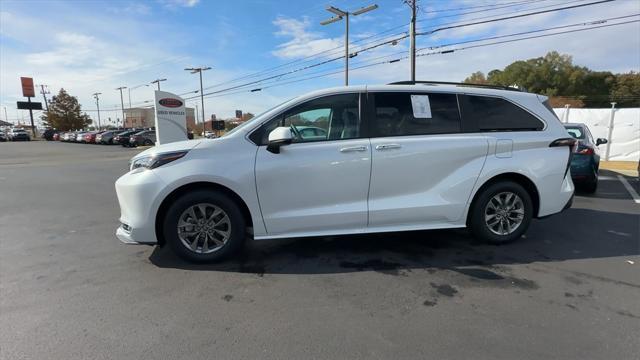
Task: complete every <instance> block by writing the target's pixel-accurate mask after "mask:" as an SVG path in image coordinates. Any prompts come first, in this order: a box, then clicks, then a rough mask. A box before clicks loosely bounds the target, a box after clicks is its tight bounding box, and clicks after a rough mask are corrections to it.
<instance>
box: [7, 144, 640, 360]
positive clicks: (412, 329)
mask: <svg viewBox="0 0 640 360" xmlns="http://www.w3.org/2000/svg"><path fill="white" fill-rule="evenodd" d="M137 151H139V150H131V149H123V148H121V147H116V146H113V147H106V146H96V145H81V144H65V143H53V142H31V143H2V144H0V239H1V241H0V358H2V359H232V358H233V359H258V358H259V359H313V358H335V359H345V358H366V359H416V358H434V359H461V358H474V359H549V358H554V359H637V358H638V354H640V340H639V337H638V334H640V301H639V300H638V299H640V204H637V203H635V202H634V201H633V200H632V198H631V196H630V194H629V193H628V191H627V189H625V187H624V186H623V184H622V183H621V182H620V180H619V179H618V176H617V174H615V173H612V172H609V171H603V172H602V173H601V183H600V188H599V189H598V192H597V193H596V194H595V195H593V196H583V195H579V196H577V197H576V199H575V202H574V205H573V208H572V209H570V210H568V211H566V212H564V213H562V214H560V215H557V216H554V217H550V218H547V219H543V220H536V221H534V222H533V223H532V225H531V227H530V229H529V232H528V234H527V236H526V237H525V238H523V239H521V241H519V242H517V243H514V244H510V245H506V246H499V247H496V246H488V245H482V244H477V243H476V242H475V241H474V240H473V239H472V238H471V237H470V236H469V235H467V233H466V232H465V231H460V230H456V231H420V232H411V233H392V234H380V235H374V236H345V237H332V238H313V239H287V240H276V241H262V242H252V243H250V244H248V246H247V249H246V250H245V252H244V253H243V255H242V256H241V257H240V258H239V259H237V260H235V261H230V262H226V263H222V264H215V265H192V264H188V263H185V262H183V261H181V260H179V259H177V258H176V257H175V256H173V255H172V254H171V253H170V252H169V251H168V249H156V248H153V247H142V246H127V245H124V244H121V243H120V242H119V241H118V240H117V239H116V238H115V236H114V231H115V228H116V226H117V225H118V221H117V219H118V217H119V209H118V204H117V199H116V196H115V191H114V188H113V183H114V181H115V180H116V179H117V178H118V177H119V176H120V175H121V174H122V173H124V172H126V170H127V161H128V159H129V158H130V157H131V156H132V155H133V154H135V153H136V152H137ZM628 181H629V182H630V183H631V184H632V186H636V188H637V185H638V184H637V183H636V180H635V179H633V178H628Z"/></svg>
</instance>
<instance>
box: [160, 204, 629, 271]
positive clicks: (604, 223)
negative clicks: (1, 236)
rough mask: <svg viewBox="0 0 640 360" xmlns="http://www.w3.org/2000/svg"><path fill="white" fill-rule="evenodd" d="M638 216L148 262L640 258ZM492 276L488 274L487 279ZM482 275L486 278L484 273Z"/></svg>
mask: <svg viewBox="0 0 640 360" xmlns="http://www.w3.org/2000/svg"><path fill="white" fill-rule="evenodd" d="M639 219H640V218H639V217H638V215H632V214H622V213H612V212H603V211H596V210H587V209H569V210H567V211H565V212H564V213H562V214H559V215H556V216H553V217H550V218H547V219H543V220H534V221H533V222H532V224H531V227H530V228H529V231H528V232H527V235H526V236H525V237H523V238H521V239H520V240H518V241H516V242H514V243H512V244H507V245H502V246H492V245H486V244H480V243H477V242H476V240H475V239H474V238H473V237H471V236H470V235H469V234H468V232H467V231H466V230H446V231H445V230H437V231H412V232H401V233H382V234H372V235H357V236H336V237H323V238H299V239H285V240H265V241H249V242H248V243H247V246H246V247H245V250H244V251H243V252H242V253H241V254H239V255H238V258H237V259H235V260H230V261H226V262H223V263H219V264H205V265H202V264H190V263H187V262H185V261H182V260H181V259H179V258H177V257H176V256H175V255H173V253H172V252H171V251H170V250H169V249H168V248H166V247H165V248H164V249H160V248H157V247H156V248H155V250H154V251H153V252H152V254H151V256H150V258H149V260H150V261H151V262H152V263H153V264H155V265H156V266H159V267H163V268H178V269H188V270H200V271H222V272H239V273H252V274H256V275H260V276H261V275H263V274H265V273H266V274H331V273H345V272H355V271H368V270H373V271H380V272H384V273H388V274H393V275H399V274H400V271H401V270H411V269H427V270H429V269H430V268H435V269H438V268H440V269H450V270H455V271H466V270H465V269H459V268H460V267H466V266H491V265H499V264H527V263H531V262H536V261H542V262H545V261H563V260H572V259H589V258H604V257H613V256H631V255H638V254H639V253H640V250H639V245H638V239H639V238H640V234H639V226H638V221H639ZM487 274H488V275H491V276H493V275H492V274H493V273H490V272H486V271H485V275H487ZM477 275H478V276H482V274H477Z"/></svg>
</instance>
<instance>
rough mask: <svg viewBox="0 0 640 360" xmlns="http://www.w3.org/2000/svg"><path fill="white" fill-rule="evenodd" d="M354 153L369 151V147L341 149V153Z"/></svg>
mask: <svg viewBox="0 0 640 360" xmlns="http://www.w3.org/2000/svg"><path fill="white" fill-rule="evenodd" d="M354 151H367V147H366V146H351V147H344V148H342V149H340V152H343V153H346V152H354Z"/></svg>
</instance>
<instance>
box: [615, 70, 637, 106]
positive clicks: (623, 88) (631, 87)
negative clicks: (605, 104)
mask: <svg viewBox="0 0 640 360" xmlns="http://www.w3.org/2000/svg"><path fill="white" fill-rule="evenodd" d="M611 101H615V102H617V104H616V106H618V107H640V73H637V72H633V71H631V72H629V73H626V74H619V75H618V76H617V79H616V84H615V86H614V87H613V90H612V91H611Z"/></svg>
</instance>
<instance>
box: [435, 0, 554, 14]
mask: <svg viewBox="0 0 640 360" xmlns="http://www.w3.org/2000/svg"><path fill="white" fill-rule="evenodd" d="M536 1H537V0H527V1H512V2H507V3H497V4H487V5H476V6H466V7H461V8H450V9H434V10H422V13H424V14H436V13H441V12H448V11H458V10H470V9H479V8H486V7H494V6H498V5H500V6H502V5H505V6H506V5H509V4H523V3H529V2H536ZM539 1H547V0H539ZM494 10H495V9H494Z"/></svg>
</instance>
